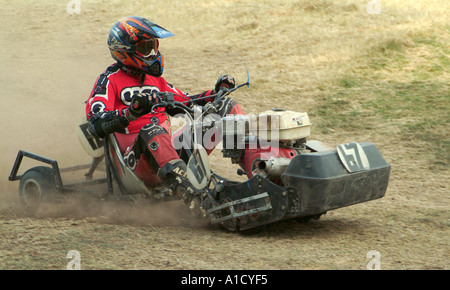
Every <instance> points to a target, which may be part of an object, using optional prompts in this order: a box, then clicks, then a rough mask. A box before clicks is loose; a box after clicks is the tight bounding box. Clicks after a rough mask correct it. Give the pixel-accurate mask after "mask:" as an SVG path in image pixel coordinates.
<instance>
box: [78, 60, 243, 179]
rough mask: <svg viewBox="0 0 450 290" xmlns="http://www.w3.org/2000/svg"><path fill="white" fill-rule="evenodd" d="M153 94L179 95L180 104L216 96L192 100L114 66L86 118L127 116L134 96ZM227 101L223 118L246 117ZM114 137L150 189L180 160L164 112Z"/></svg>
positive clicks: (131, 124) (99, 84) (158, 80)
mask: <svg viewBox="0 0 450 290" xmlns="http://www.w3.org/2000/svg"><path fill="white" fill-rule="evenodd" d="M153 90H156V91H159V92H172V93H175V95H174V98H175V100H176V101H179V102H183V101H187V100H190V99H191V98H197V97H205V96H209V95H211V92H212V90H208V91H205V92H203V93H202V94H199V95H195V96H189V95H188V94H185V93H183V92H181V91H180V90H178V89H177V88H175V87H174V86H172V85H171V84H169V83H167V81H166V80H165V79H164V78H162V77H153V76H151V75H148V74H143V75H135V74H132V73H130V72H127V71H126V69H122V68H121V67H120V65H119V64H113V65H111V66H109V67H108V68H107V69H106V70H105V72H103V73H102V74H101V75H100V76H99V77H98V78H97V80H96V83H95V86H94V88H93V89H92V92H91V94H90V96H89V99H88V100H87V103H86V116H87V118H88V119H90V118H91V117H92V116H93V115H94V114H96V113H99V112H108V111H117V112H118V114H119V115H120V116H123V115H124V114H125V110H126V109H127V108H128V107H129V105H130V103H131V99H132V97H133V95H135V94H138V93H151V92H152V91H153ZM227 101H228V103H229V105H227V106H222V107H226V110H223V112H222V113H223V114H229V113H240V114H243V112H242V109H241V108H240V106H239V105H238V104H237V103H235V102H234V100H232V99H228V100H227ZM114 134H115V137H116V139H117V141H118V143H119V147H120V149H121V151H122V153H123V154H124V160H125V162H126V163H127V165H128V167H130V168H131V169H132V170H133V171H134V172H135V174H136V175H137V176H138V177H139V178H140V179H142V180H143V181H144V183H145V184H146V185H147V186H150V187H151V186H156V185H158V184H159V183H160V182H161V179H160V178H159V177H158V171H159V169H161V168H163V167H164V166H165V165H166V164H167V163H169V162H171V161H174V160H179V159H180V156H179V154H180V152H178V153H177V151H176V150H175V149H174V148H173V146H172V143H171V134H172V132H171V127H170V123H169V120H168V116H167V112H166V111H165V109H164V108H157V109H156V110H155V113H154V114H151V113H149V114H146V115H144V116H141V117H140V118H138V119H136V120H134V121H130V122H129V124H128V126H127V127H126V128H125V129H124V130H123V131H122V132H116V133H114Z"/></svg>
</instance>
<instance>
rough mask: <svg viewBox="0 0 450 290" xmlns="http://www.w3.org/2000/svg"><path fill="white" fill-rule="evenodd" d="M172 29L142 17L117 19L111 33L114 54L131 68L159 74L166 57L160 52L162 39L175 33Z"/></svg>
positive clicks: (109, 39) (110, 43)
mask: <svg viewBox="0 0 450 290" xmlns="http://www.w3.org/2000/svg"><path fill="white" fill-rule="evenodd" d="M173 35H174V34H173V33H171V32H170V31H168V30H166V29H164V28H162V27H161V26H159V25H157V24H155V23H153V22H151V21H150V20H147V19H145V18H143V17H139V16H128V17H125V18H122V19H120V20H119V21H117V22H116V23H115V24H114V25H113V27H112V28H111V30H110V32H109V37H108V47H109V50H110V51H111V56H112V57H113V58H114V59H115V60H116V61H118V62H119V63H121V64H122V65H124V66H126V67H127V68H129V69H131V70H135V71H138V72H143V73H147V74H149V75H152V76H155V77H160V76H161V75H162V73H163V70H164V56H163V55H161V53H160V52H159V50H158V49H159V40H158V39H159V38H166V37H170V36H173Z"/></svg>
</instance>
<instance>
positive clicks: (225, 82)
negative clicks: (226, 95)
mask: <svg viewBox="0 0 450 290" xmlns="http://www.w3.org/2000/svg"><path fill="white" fill-rule="evenodd" d="M235 85H236V82H235V81H234V78H233V77H232V76H229V75H221V76H220V77H219V79H218V80H217V82H216V85H215V87H214V92H215V93H218V92H219V91H220V89H221V88H227V89H232V88H234V87H235Z"/></svg>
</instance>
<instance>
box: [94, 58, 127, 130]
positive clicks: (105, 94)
mask: <svg viewBox="0 0 450 290" xmlns="http://www.w3.org/2000/svg"><path fill="white" fill-rule="evenodd" d="M118 70H119V67H118V66H114V65H112V66H110V67H108V68H107V69H106V71H105V72H104V73H102V74H101V75H100V76H99V77H98V78H97V80H96V82H95V85H94V88H93V89H92V92H91V94H90V96H89V98H88V100H87V102H86V117H87V119H88V120H89V125H88V132H89V133H90V134H91V135H93V136H95V137H99V138H104V137H105V136H106V135H108V134H110V133H113V132H121V131H124V130H125V128H126V127H127V126H128V124H129V121H128V119H127V118H126V112H125V110H121V111H119V110H115V105H116V104H115V102H116V95H117V88H116V86H115V85H114V83H112V82H110V80H109V76H111V75H112V74H114V73H116V72H117V71H118Z"/></svg>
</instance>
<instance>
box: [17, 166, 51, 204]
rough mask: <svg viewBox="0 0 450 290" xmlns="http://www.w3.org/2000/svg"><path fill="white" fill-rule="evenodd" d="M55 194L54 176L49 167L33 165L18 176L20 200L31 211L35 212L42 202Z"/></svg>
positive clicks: (49, 199)
mask: <svg viewBox="0 0 450 290" xmlns="http://www.w3.org/2000/svg"><path fill="white" fill-rule="evenodd" d="M55 194H56V183H55V176H54V174H53V170H52V168H50V167H45V166H37V167H33V168H31V169H29V170H27V171H26V172H25V173H24V174H23V175H22V177H21V178H20V184H19V197H20V202H21V203H22V205H23V206H24V207H25V208H26V209H27V210H28V211H29V212H31V213H35V212H36V211H37V210H38V208H39V206H40V205H41V203H42V202H49V201H51V200H53V199H54V196H55Z"/></svg>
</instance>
